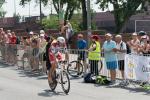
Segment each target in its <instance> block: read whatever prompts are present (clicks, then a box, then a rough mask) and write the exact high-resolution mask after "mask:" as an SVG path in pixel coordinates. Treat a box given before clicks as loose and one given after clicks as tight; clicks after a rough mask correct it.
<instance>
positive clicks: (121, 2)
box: [97, 0, 150, 33]
mask: <svg viewBox="0 0 150 100" xmlns="http://www.w3.org/2000/svg"><path fill="white" fill-rule="evenodd" d="M146 1H150V0H97V4H99V5H100V8H101V9H102V10H105V9H107V8H108V7H109V5H110V4H112V5H113V11H112V13H113V14H114V18H115V24H116V30H115V33H120V32H122V30H123V28H124V26H125V24H126V23H127V22H128V20H129V19H130V17H131V16H132V15H134V14H135V13H136V11H137V9H141V8H142V7H141V8H139V7H140V6H142V4H144V3H145V2H146Z"/></svg>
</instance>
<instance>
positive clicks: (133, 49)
mask: <svg viewBox="0 0 150 100" xmlns="http://www.w3.org/2000/svg"><path fill="white" fill-rule="evenodd" d="M128 45H129V47H130V48H131V53H135V54H137V53H138V47H139V45H140V41H139V39H138V36H137V33H133V34H132V40H131V41H129V42H128Z"/></svg>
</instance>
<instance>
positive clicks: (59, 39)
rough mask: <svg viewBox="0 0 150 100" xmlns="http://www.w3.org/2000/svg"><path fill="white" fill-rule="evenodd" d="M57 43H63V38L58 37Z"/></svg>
mask: <svg viewBox="0 0 150 100" xmlns="http://www.w3.org/2000/svg"><path fill="white" fill-rule="evenodd" d="M57 41H59V42H60V43H65V38H64V37H58V38H57Z"/></svg>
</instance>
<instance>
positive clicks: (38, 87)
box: [0, 64, 150, 100]
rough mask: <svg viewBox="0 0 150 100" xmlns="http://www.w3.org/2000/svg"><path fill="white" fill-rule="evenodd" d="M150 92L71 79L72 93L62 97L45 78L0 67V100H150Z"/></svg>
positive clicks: (44, 76)
mask: <svg viewBox="0 0 150 100" xmlns="http://www.w3.org/2000/svg"><path fill="white" fill-rule="evenodd" d="M149 99H150V92H149V91H145V90H143V89H140V88H134V87H133V86H129V87H127V88H120V87H119V88H118V87H113V88H110V87H108V86H97V85H94V84H85V83H83V79H81V78H79V79H73V78H71V91H70V93H69V94H68V95H65V94H64V93H63V91H62V89H61V85H58V87H57V88H56V92H52V91H50V89H49V86H48V83H47V77H46V75H39V74H32V73H30V72H28V71H23V70H18V69H17V67H14V66H6V65H3V64H0V100H149Z"/></svg>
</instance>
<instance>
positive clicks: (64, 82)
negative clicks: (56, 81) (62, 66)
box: [60, 71, 70, 94]
mask: <svg viewBox="0 0 150 100" xmlns="http://www.w3.org/2000/svg"><path fill="white" fill-rule="evenodd" d="M60 81H61V86H62V89H63V91H64V93H65V94H68V93H69V91H70V79H69V76H68V74H67V73H66V71H62V72H61V79H60Z"/></svg>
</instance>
